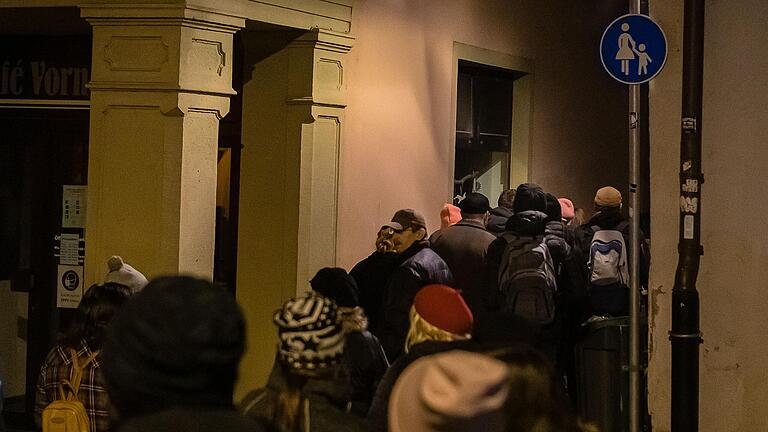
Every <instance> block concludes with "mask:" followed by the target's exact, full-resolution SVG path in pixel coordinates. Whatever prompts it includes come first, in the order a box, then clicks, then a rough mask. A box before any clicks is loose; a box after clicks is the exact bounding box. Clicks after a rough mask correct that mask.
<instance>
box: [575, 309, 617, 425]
mask: <svg viewBox="0 0 768 432" xmlns="http://www.w3.org/2000/svg"><path fill="white" fill-rule="evenodd" d="M584 326H585V327H586V328H585V334H584V337H583V339H582V340H581V341H580V342H579V343H578V344H576V347H575V350H576V368H577V369H576V370H577V374H578V375H577V376H578V386H577V388H578V397H577V403H576V404H577V408H578V412H579V416H580V417H581V418H582V419H583V420H585V421H588V422H591V423H594V424H595V425H596V426H597V427H598V428H599V429H600V431H602V432H625V431H628V430H629V317H626V316H625V317H617V318H599V319H596V320H590V321H588V322H587V323H585V324H584Z"/></svg>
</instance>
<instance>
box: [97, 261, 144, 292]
mask: <svg viewBox="0 0 768 432" xmlns="http://www.w3.org/2000/svg"><path fill="white" fill-rule="evenodd" d="M107 267H109V273H107V276H106V277H105V278H104V283H118V284H121V285H125V286H127V287H128V288H130V289H131V292H132V293H134V294H136V293H137V292H139V291H141V290H142V288H144V285H146V284H147V278H146V277H144V275H143V274H141V272H140V271H138V270H136V269H135V268H133V267H131V265H130V264H128V263H126V262H124V261H123V259H122V258H121V257H119V256H117V255H114V256H112V257H111V258H110V259H108V260H107Z"/></svg>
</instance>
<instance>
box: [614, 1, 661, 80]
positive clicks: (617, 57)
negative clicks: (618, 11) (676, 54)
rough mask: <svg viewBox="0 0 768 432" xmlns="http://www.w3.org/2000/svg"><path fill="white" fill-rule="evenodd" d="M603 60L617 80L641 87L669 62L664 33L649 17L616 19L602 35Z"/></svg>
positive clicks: (632, 16) (635, 16)
mask: <svg viewBox="0 0 768 432" xmlns="http://www.w3.org/2000/svg"><path fill="white" fill-rule="evenodd" d="M600 60H602V62H603V67H604V68H605V70H606V71H608V73H609V74H610V75H611V76H612V77H613V78H614V79H616V80H617V81H620V82H623V83H624V84H642V83H644V82H648V81H650V80H651V79H653V77H655V76H656V75H658V73H659V72H661V68H663V67H664V63H665V62H666V61H667V38H666V36H664V31H663V30H662V29H661V27H659V25H658V24H656V23H655V22H654V21H653V20H652V19H651V18H650V17H648V16H646V15H636V14H629V15H624V16H621V17H619V18H616V20H614V21H613V22H612V23H611V25H609V26H608V28H606V29H605V31H604V32H603V38H602V39H601V40H600Z"/></svg>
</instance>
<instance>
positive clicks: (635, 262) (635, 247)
mask: <svg viewBox="0 0 768 432" xmlns="http://www.w3.org/2000/svg"><path fill="white" fill-rule="evenodd" d="M629 13H630V14H639V13H640V0H630V1H629ZM640 114H641V113H640V85H639V84H631V85H630V86H629V222H630V227H629V229H630V231H629V236H630V238H631V250H630V253H629V256H630V258H631V259H632V260H631V262H630V266H629V281H630V290H629V292H630V297H629V301H630V303H629V307H630V311H629V316H630V321H629V430H630V432H638V431H639V427H640V242H641V241H642V239H640V206H639V204H640V193H639V190H638V189H639V186H640V127H639V123H640ZM642 114H643V115H644V117H643V121H647V120H646V119H647V118H648V116H647V114H646V113H642Z"/></svg>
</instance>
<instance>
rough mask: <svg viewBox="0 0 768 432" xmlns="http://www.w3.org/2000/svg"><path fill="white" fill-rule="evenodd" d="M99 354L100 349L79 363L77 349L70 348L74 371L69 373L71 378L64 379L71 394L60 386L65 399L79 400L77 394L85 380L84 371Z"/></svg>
mask: <svg viewBox="0 0 768 432" xmlns="http://www.w3.org/2000/svg"><path fill="white" fill-rule="evenodd" d="M98 354H99V352H98V351H96V352H92V353H91V355H90V356H88V358H86V360H85V362H83V364H80V363H79V360H80V358H79V356H78V355H77V351H76V350H75V349H74V348H71V349H70V356H71V357H70V358H71V359H72V371H71V372H70V375H69V380H68V381H67V380H64V382H63V384H66V385H67V386H68V387H69V390H70V394H69V395H66V396H65V394H64V389H63V388H62V387H61V386H60V387H59V392H60V393H61V396H62V398H63V399H65V400H77V394H78V393H79V392H80V383H81V382H82V380H83V371H84V369H85V368H86V367H87V366H88V365H89V364H90V363H91V362H93V360H94V359H95V358H96V356H97V355H98Z"/></svg>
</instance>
